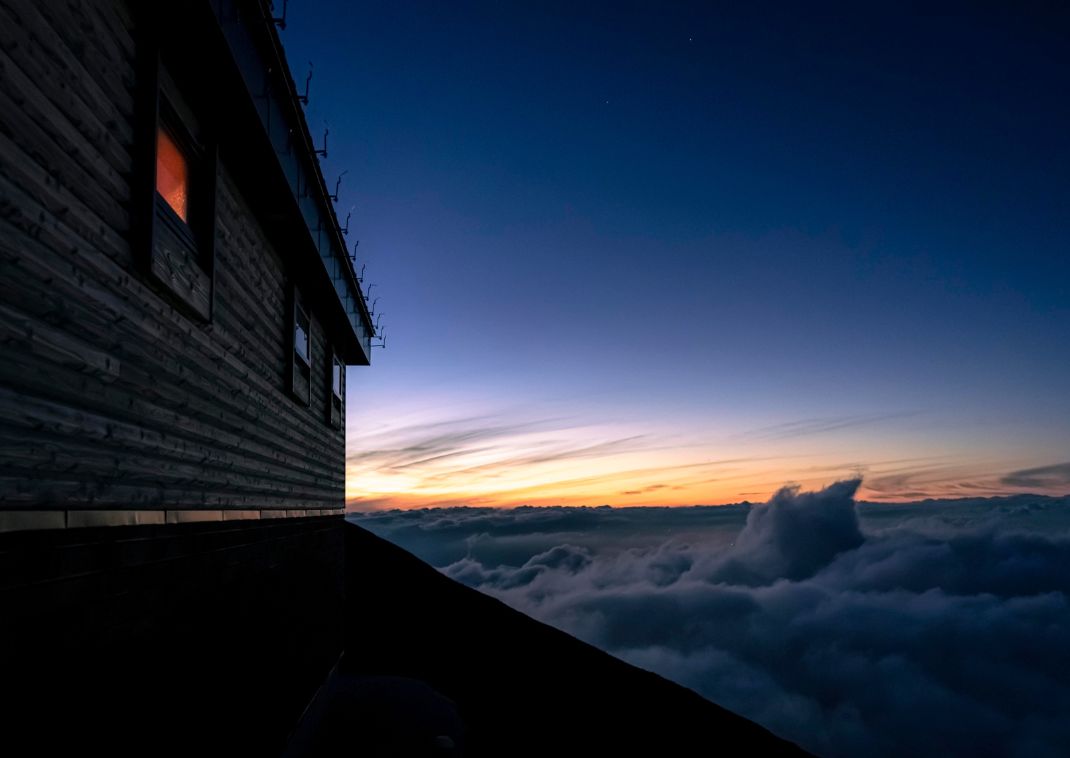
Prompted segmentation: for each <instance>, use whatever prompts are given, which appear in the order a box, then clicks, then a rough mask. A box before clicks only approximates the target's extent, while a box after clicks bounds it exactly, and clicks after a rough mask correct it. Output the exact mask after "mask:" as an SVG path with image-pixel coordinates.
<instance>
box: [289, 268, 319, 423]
mask: <svg viewBox="0 0 1070 758" xmlns="http://www.w3.org/2000/svg"><path fill="white" fill-rule="evenodd" d="M299 315H300V316H304V319H305V323H306V324H308V327H307V328H302V331H304V332H305V347H306V353H307V354H306V355H301V354H300V353H299V352H298V350H297V328H298V325H299V323H298V317H299ZM289 322H290V339H289V348H290V360H289V364H290V371H289V382H288V384H289V390H290V395H291V397H293V399H294V400H295V401H297V402H298V403H300V404H301V405H304V406H305V407H306V408H311V407H312V375H313V374H312V368H313V362H314V360H313V359H314V356H313V349H312V311H311V309H309V307H308V305H307V303H306V301H305V299H304V298H303V297H302V296H301V292H300V291H299V290H298V288H297V287H296V286H292V287H291V288H290V319H289Z"/></svg>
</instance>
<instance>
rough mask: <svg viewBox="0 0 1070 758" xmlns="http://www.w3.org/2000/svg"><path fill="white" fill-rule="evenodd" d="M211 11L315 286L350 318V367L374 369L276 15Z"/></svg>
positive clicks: (237, 3)
mask: <svg viewBox="0 0 1070 758" xmlns="http://www.w3.org/2000/svg"><path fill="white" fill-rule="evenodd" d="M211 5H212V9H213V11H214V12H215V16H216V20H217V22H218V24H219V28H220V31H221V32H222V34H223V36H224V38H225V40H226V43H227V47H228V48H229V49H230V51H231V54H232V55H233V58H234V64H235V67H236V68H237V71H238V73H239V74H240V76H241V78H242V79H243V80H244V82H245V86H246V89H247V90H248V93H249V96H250V100H251V101H252V104H253V106H254V107H255V109H256V113H257V115H258V116H259V120H260V124H261V126H262V127H263V129H264V134H265V135H266V137H267V140H268V141H269V142H270V145H271V147H272V150H273V152H274V154H275V158H276V159H277V163H278V166H279V168H280V169H281V171H282V174H284V175H285V181H286V184H288V185H289V187H290V193H291V195H292V198H293V202H294V204H295V207H296V209H297V210H298V212H299V215H300V217H301V218H302V219H303V220H304V227H305V230H306V231H307V242H308V245H309V246H310V247H312V248H314V249H315V250H316V252H317V253H318V254H319V259H320V262H321V263H322V271H317V272H316V279H318V280H319V281H318V282H314V284H316V285H317V286H318V285H319V284H327V285H328V286H329V288H330V289H331V290H333V291H334V293H335V295H337V300H338V303H337V305H338V308H337V309H338V311H339V315H341V314H344V317H345V319H344V320H345V322H346V323H347V324H348V327H349V329H348V331H350V332H351V334H350V335H348V336H349V337H351V339H346V340H345V342H347V343H349V344H348V345H347V346H346V347H347V349H345V350H343V351H342V354H343V357H344V359H345V362H346V363H347V364H350V365H368V364H369V363H370V362H371V342H372V337H373V336H374V335H375V328H374V325H373V323H372V319H371V315H370V314H369V312H368V306H367V303H366V302H365V300H364V295H363V292H362V291H361V287H360V282H359V280H358V278H357V274H356V272H355V271H354V269H353V261H352V260H351V259H350V257H349V255H348V249H347V246H346V242H345V237H344V235H343V232H342V229H341V226H340V224H339V223H338V217H337V215H336V214H335V211H334V205H333V203H332V202H331V193H330V191H329V190H328V188H327V185H326V182H325V181H324V178H323V172H322V171H321V170H320V165H319V160H318V159H317V157H316V148H315V146H314V145H313V143H312V138H311V136H310V134H309V131H308V124H307V122H306V120H305V114H304V111H303V109H302V108H301V106H300V102H299V95H298V92H297V89H296V86H295V85H294V81H293V77H292V76H291V75H290V68H289V64H287V62H286V57H285V54H284V53H283V49H282V43H281V41H280V40H279V36H278V32H277V30H276V28H275V23H274V22H273V21H272V13H271V8H270V6H269V4H268V3H267V1H266V0H211ZM325 288H326V287H319V289H320V290H323V289H325Z"/></svg>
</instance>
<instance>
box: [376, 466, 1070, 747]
mask: <svg viewBox="0 0 1070 758" xmlns="http://www.w3.org/2000/svg"><path fill="white" fill-rule="evenodd" d="M1045 473H1046V472H1045ZM858 485H859V482H858V481H856V480H852V481H843V482H839V483H837V484H834V485H832V486H830V487H828V488H826V489H824V490H821V491H818V492H809V493H804V492H800V491H799V490H798V489H795V488H786V489H782V490H781V491H780V492H778V493H777V494H776V495H775V496H774V497H773V498H772V499H771V500H770V501H769V502H768V503H765V504H762V505H754V506H746V505H742V506H731V507H722V508H679V509H610V508H585V509H566V508H526V509H517V510H515V511H502V510H493V509H464V508H457V509H446V510H425V511H415V512H405V513H400V512H391V513H384V514H373V515H369V516H367V517H364V518H361V519H360V520H359V523H361V524H362V525H364V526H366V527H368V528H371V529H372V530H373V531H377V532H378V533H380V534H383V535H384V536H387V537H389V538H391V539H394V540H395V541H397V542H399V544H402V545H403V546H405V547H408V548H409V549H413V550H414V551H415V552H417V553H418V554H421V555H422V556H423V557H425V559H428V560H430V561H431V562H432V563H434V564H435V565H438V566H439V567H440V568H441V569H442V570H443V571H444V572H445V573H447V574H448V575H450V576H452V577H454V578H455V579H457V580H459V581H462V582H464V583H465V584H468V585H470V586H473V587H478V588H479V589H481V590H483V591H485V592H488V593H489V594H492V595H495V596H497V597H499V598H501V599H502V600H504V601H506V602H508V603H509V604H511V605H513V606H514V607H516V608H519V609H520V610H523V611H525V612H527V613H529V614H531V615H533V616H535V617H536V618H539V619H541V620H543V621H546V622H548V623H551V624H554V625H556V626H558V627H560V628H562V629H564V630H566V631H568V632H571V633H573V634H575V635H577V636H579V637H580V638H582V639H585V640H587V641H588V642H591V643H593V644H595V645H597V646H599V647H601V648H602V649H604V650H607V651H609V652H612V653H614V654H616V655H618V656H620V657H622V658H624V659H626V660H628V661H631V662H632V663H635V664H637V665H639V666H642V667H644V668H648V669H651V670H653V671H656V672H658V673H660V674H662V675H664V676H666V677H668V678H670V679H673V680H675V681H678V682H680V683H681V684H684V685H686V686H689V687H691V688H693V689H695V690H696V691H698V692H700V693H702V694H703V695H705V696H706V697H708V698H710V699H711V700H713V701H715V702H717V703H719V704H721V705H724V706H726V707H728V708H730V709H732V710H735V711H736V712H738V713H741V714H742V715H744V716H747V717H748V718H751V719H754V720H755V721H758V722H759V723H761V724H763V725H764V726H766V727H768V728H770V729H772V730H773V731H774V732H776V733H777V734H780V735H781V736H784V737H786V738H788V739H791V740H793V741H795V742H797V743H799V744H801V745H802V746H803V747H805V748H807V749H809V750H811V751H813V752H815V753H818V754H821V755H828V756H847V755H860V754H866V755H887V756H891V755H903V754H911V755H915V754H916V755H922V754H924V755H932V754H938V755H962V756H966V755H969V756H987V755H991V756H995V755H1001V756H1002V755H1020V756H1026V755H1028V756H1046V755H1052V756H1054V755H1065V754H1067V753H1070V723H1068V720H1067V719H1066V718H1065V714H1066V713H1070V645H1067V640H1070V604H1068V601H1067V597H1068V594H1070V531H1068V529H1067V517H1066V513H1067V511H1068V510H1070V499H1068V498H1042V497H1026V496H1019V497H1011V498H997V499H978V500H974V501H961V502H953V503H949V502H943V503H942V502H939V501H930V502H927V503H916V504H905V505H899V506H893V505H883V504H882V505H875V504H857V503H856V502H855V499H854V495H855V492H856V490H857V488H858ZM710 739H711V742H712V743H713V744H716V735H711V736H710Z"/></svg>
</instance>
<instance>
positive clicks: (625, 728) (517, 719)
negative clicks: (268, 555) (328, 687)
mask: <svg viewBox="0 0 1070 758" xmlns="http://www.w3.org/2000/svg"><path fill="white" fill-rule="evenodd" d="M345 532H346V537H345V539H346V559H347V596H348V600H349V602H348V607H347V629H346V653H345V656H344V658H343V660H342V664H341V666H340V667H339V670H338V672H336V682H337V680H338V677H341V679H342V680H344V681H342V682H341V683H340V684H336V685H335V690H336V695H335V701H334V702H335V706H336V707H335V708H334V709H333V710H334V713H333V716H332V717H330V718H327V719H326V721H325V723H327V726H326V727H324V729H325V730H326V731H325V732H324V734H326V733H330V734H331V738H330V739H326V738H324V739H322V740H321V742H320V744H321V746H322V745H324V744H325V743H327V742H334V741H336V740H342V741H344V742H349V740H350V739H351V738H353V737H356V736H357V735H358V734H361V733H362V734H363V735H364V739H373V741H374V742H375V744H376V745H377V749H382V750H384V751H385V750H387V744H388V743H389V742H390V739H391V737H390V734H391V733H393V734H395V735H398V736H397V739H398V740H403V741H404V745H405V746H406V749H410V750H414V751H415V750H417V749H418V748H417V746H418V745H423V746H425V747H426V748H427V754H436V752H437V753H439V754H441V753H447V754H449V753H451V752H452V751H451V750H450V749H449V744H450V743H454V744H456V746H457V747H458V748H461V747H463V749H464V754H465V755H473V756H502V755H517V754H528V755H530V754H537V755H583V754H591V755H612V754H640V755H643V754H646V755H676V754H685V753H686V754H701V755H735V754H739V753H742V752H746V753H751V754H759V755H770V756H775V755H785V756H789V755H790V756H799V755H806V753H805V752H803V751H802V750H800V749H799V748H797V747H796V746H794V745H792V744H791V743H788V742H786V741H784V740H781V739H779V738H777V737H775V736H774V735H772V734H771V733H770V732H768V731H766V730H765V729H763V728H762V727H760V726H758V725H756V724H754V723H752V722H750V721H747V720H746V719H743V718H742V717H740V716H737V715H735V714H733V713H731V712H729V711H726V710H725V709H723V708H720V707H719V706H717V705H714V704H713V703H711V702H709V701H707V700H705V699H704V698H702V697H700V696H699V695H697V694H695V693H694V692H692V691H691V690H689V689H686V688H684V687H681V686H679V685H676V684H673V683H672V682H669V681H668V680H666V679H663V678H662V677H660V676H657V675H655V674H652V673H649V672H647V671H643V670H641V669H638V668H636V667H634V666H631V665H629V664H627V663H624V662H622V661H620V660H618V659H616V658H613V657H612V656H610V655H607V654H606V653H603V652H601V651H600V650H598V649H596V648H594V647H592V646H590V645H588V644H586V643H584V642H581V641H579V640H577V639H575V638H574V637H571V636H569V635H567V634H565V633H564V632H561V631H558V630H556V629H554V628H552V627H549V626H547V625H545V624H542V623H540V622H538V621H535V620H533V619H531V618H529V617H527V616H525V615H523V614H521V613H519V612H517V611H514V610H513V609H511V608H509V607H508V606H506V605H504V604H503V603H501V602H500V601H498V600H495V599H494V598H491V597H489V596H486V595H483V594H481V593H479V592H477V591H475V590H472V589H469V588H467V587H464V586H463V585H460V584H458V583H456V582H454V581H453V580H451V579H449V578H447V577H445V576H443V575H442V574H440V573H439V572H438V571H436V570H435V569H433V568H432V567H430V566H429V565H427V564H425V563H423V562H422V561H420V560H419V559H417V558H415V557H414V556H412V555H411V554H409V553H407V552H405V551H404V550H402V549H401V548H399V547H396V546H395V545H393V544H391V543H389V542H386V541H385V540H382V539H380V538H379V537H376V536H374V535H372V534H371V533H369V532H367V531H366V530H364V529H362V528H360V527H358V526H355V525H352V524H347V525H346V529H345ZM425 685H426V686H425ZM428 687H429V688H430V689H428ZM371 691H376V692H378V693H379V694H380V697H379V698H378V701H379V703H380V704H383V703H384V701H392V702H395V703H396V704H397V707H398V708H404V709H408V710H409V711H410V716H411V720H410V721H408V722H407V724H406V725H405V726H404V727H395V726H394V725H393V724H392V723H391V718H390V715H389V714H388V713H386V712H384V711H389V710H390V708H389V707H385V709H380V712H378V713H377V714H376V716H375V718H374V719H368V718H361V716H360V714H361V710H362V709H361V708H360V705H361V703H365V704H367V703H370V702H371V701H372V700H374V698H369V697H368V696H367V693H368V692H371ZM338 693H341V694H338ZM435 693H438V696H437V697H436V695H435ZM347 701H348V702H350V703H351V704H352V705H353V707H354V709H355V710H352V711H349V714H348V715H349V716H351V717H352V718H349V717H347V709H346V708H345V707H344V705H342V707H340V708H339V707H337V706H339V704H344V703H345V702H347ZM451 706H453V708H451ZM451 710H452V711H453V713H454V714H455V716H454V715H451V713H450V711H451ZM365 713H368V712H367V711H365ZM371 722H374V723H371ZM372 732H374V735H373V736H372V737H369V735H370V734H371V733H372ZM421 732H422V733H421ZM443 732H446V735H443ZM442 736H447V737H449V739H448V740H445V741H443V740H439V741H438V742H437V743H436V742H435V740H436V738H440V737H442ZM321 737H323V735H321ZM350 744H352V743H350Z"/></svg>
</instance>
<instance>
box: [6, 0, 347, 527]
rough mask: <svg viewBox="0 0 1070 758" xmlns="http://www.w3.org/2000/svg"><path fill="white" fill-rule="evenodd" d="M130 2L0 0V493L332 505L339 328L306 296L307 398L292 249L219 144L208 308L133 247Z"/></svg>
mask: <svg viewBox="0 0 1070 758" xmlns="http://www.w3.org/2000/svg"><path fill="white" fill-rule="evenodd" d="M135 15H136V14H134V13H132V12H131V10H130V8H128V7H125V6H124V5H123V4H122V3H116V2H112V1H111V0H83V1H78V2H75V1H74V0H70V1H62V2H55V3H35V2H32V0H0V461H2V463H3V466H2V470H0V511H3V510H9V511H17V512H19V513H23V514H24V513H27V512H33V511H35V510H39V511H41V512H42V513H44V512H51V511H58V510H65V511H75V510H78V509H86V511H87V512H88V511H100V510H101V509H105V510H106V509H131V510H153V509H160V510H168V511H172V510H173V511H176V512H179V511H186V510H188V511H197V510H201V509H203V510H205V511H206V512H207V511H212V512H218V511H227V510H230V509H234V510H242V511H244V512H248V513H250V514H253V513H257V512H260V511H263V510H275V511H278V512H279V514H282V513H289V512H292V513H294V514H300V515H304V514H305V513H307V512H310V511H318V510H326V511H332V512H338V510H339V509H341V508H343V507H344V490H345V439H344V428H345V427H344V423H343V426H342V429H335V428H333V427H332V426H331V425H330V424H329V422H328V414H327V409H328V406H329V402H330V392H329V387H328V386H326V383H325V382H323V381H320V377H322V376H324V374H325V371H326V368H325V367H326V365H327V362H328V361H329V360H330V356H331V350H332V345H331V344H330V343H329V342H328V339H327V336H326V334H327V331H326V330H325V329H324V325H323V324H322V322H321V321H320V320H319V316H318V312H317V304H316V303H315V302H314V301H310V302H309V303H308V304H309V306H310V312H311V337H312V362H313V367H312V378H313V383H312V403H311V407H305V406H304V405H302V404H300V403H298V402H296V401H295V400H294V399H293V398H292V397H291V395H290V393H289V392H288V390H287V372H288V371H289V367H290V354H289V351H290V330H291V329H292V324H291V313H290V311H289V310H288V291H289V288H290V287H291V286H292V281H293V278H292V276H291V273H290V272H289V271H288V266H290V265H292V264H290V263H287V261H288V260H290V259H289V258H287V257H286V256H284V255H283V251H280V250H278V249H276V247H275V246H273V243H272V240H271V239H269V236H268V234H267V232H266V231H265V227H264V226H263V225H262V224H261V223H260V222H259V220H258V218H257V216H256V214H255V213H254V210H253V208H252V207H251V206H250V204H249V203H248V202H247V201H246V199H245V197H244V196H243V193H242V189H241V187H242V177H238V176H234V175H233V174H232V172H231V170H230V168H229V167H228V163H227V152H226V148H225V146H221V148H220V153H219V164H218V174H217V182H216V184H217V188H216V214H215V216H216V218H215V263H214V266H215V270H214V285H213V292H212V293H211V296H212V301H213V305H212V311H211V320H210V321H208V322H205V321H204V320H198V319H196V318H194V317H191V316H190V315H189V314H188V311H187V310H184V309H183V308H181V307H180V304H178V303H177V302H176V301H175V299H174V298H172V297H169V295H168V293H167V292H166V291H164V290H163V289H162V288H161V287H160V286H158V284H155V283H154V282H153V281H152V280H151V276H150V274H149V272H148V269H147V267H146V266H145V265H144V263H145V261H146V260H147V258H146V255H147V254H148V251H146V250H143V249H139V248H140V247H143V243H141V242H139V241H138V240H137V238H136V237H135V236H134V233H133V232H132V226H134V225H133V224H132V223H131V220H132V216H131V209H132V208H137V207H140V206H139V205H138V204H137V203H138V201H139V198H136V197H134V196H133V195H134V190H133V188H135V187H137V186H138V185H137V184H136V183H135V182H136V178H135V177H136V176H137V173H138V167H137V166H135V165H134V162H135V160H136V156H137V155H138V151H137V149H136V145H135V144H134V139H135V135H137V134H138V133H139V129H138V124H137V123H135V113H136V112H137V109H136V108H135V83H136V82H135V79H136V71H137V64H138V61H137V60H136V54H137V52H136V51H137V46H136V45H135V43H134V40H135V39H136V37H137V35H136V34H135V32H136V29H135V28H134V26H133V24H134V21H133V19H134V18H135ZM267 158H268V159H270V156H267ZM252 180H253V181H255V177H254V178H252ZM310 264H315V265H320V263H319V261H318V260H312V261H310Z"/></svg>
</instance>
